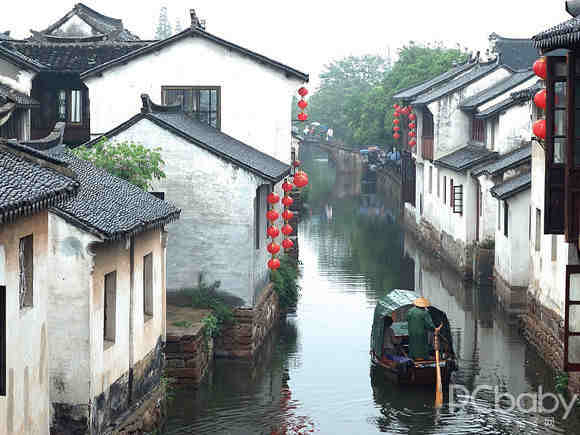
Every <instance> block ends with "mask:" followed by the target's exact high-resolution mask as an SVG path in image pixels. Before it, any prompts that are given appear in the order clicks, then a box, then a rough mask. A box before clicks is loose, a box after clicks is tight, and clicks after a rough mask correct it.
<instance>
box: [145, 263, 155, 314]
mask: <svg viewBox="0 0 580 435" xmlns="http://www.w3.org/2000/svg"><path fill="white" fill-rule="evenodd" d="M153 306H154V304H153V252H150V253H148V254H147V255H144V256H143V315H144V319H145V321H147V320H150V319H152V318H153V314H154V308H153Z"/></svg>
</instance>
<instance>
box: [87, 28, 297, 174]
mask: <svg viewBox="0 0 580 435" xmlns="http://www.w3.org/2000/svg"><path fill="white" fill-rule="evenodd" d="M85 83H86V85H87V86H88V87H89V92H90V95H91V134H92V135H93V136H94V135H99V134H102V133H105V132H107V131H109V130H110V129H112V128H113V127H115V126H117V125H118V124H120V123H121V122H124V121H126V120H127V119H129V118H130V117H132V116H133V115H135V114H137V113H139V111H140V108H141V99H140V97H139V96H140V95H141V94H142V93H148V94H149V95H150V96H151V98H152V99H153V101H154V102H156V103H161V87H162V86H221V130H222V131H223V132H224V133H226V134H228V135H230V136H233V137H235V138H236V139H239V140H241V141H242V142H245V143H247V144H249V145H251V146H253V147H254V148H257V149H259V150H261V151H263V152H265V153H267V154H270V155H272V156H274V157H276V158H277V159H279V160H281V161H283V162H287V163H289V162H290V141H291V129H290V124H291V123H290V119H291V102H292V96H293V95H296V91H297V89H298V88H299V87H300V86H301V85H302V82H301V81H300V80H298V79H296V78H288V77H286V75H285V73H284V72H283V71H280V70H277V69H273V68H271V67H269V66H265V65H262V64H260V63H259V62H256V61H255V60H253V59H251V58H249V57H247V56H244V55H241V54H238V53H237V52H235V51H232V50H230V49H228V48H225V47H222V46H220V45H217V44H215V43H213V42H210V41H208V40H206V39H203V38H185V39H182V40H181V41H178V42H176V43H174V44H173V45H170V46H166V47H165V48H163V49H162V50H161V51H159V52H157V53H155V54H150V55H147V56H143V57H140V58H137V59H134V60H132V61H130V62H129V63H128V64H126V65H120V66H116V67H114V68H112V69H110V70H108V71H105V72H104V73H103V76H102V77H91V78H88V79H87V80H86V81H85ZM119 102H122V104H120V103H119Z"/></svg>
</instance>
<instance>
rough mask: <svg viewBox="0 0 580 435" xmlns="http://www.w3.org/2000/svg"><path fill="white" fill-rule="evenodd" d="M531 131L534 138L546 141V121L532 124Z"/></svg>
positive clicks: (541, 120)
mask: <svg viewBox="0 0 580 435" xmlns="http://www.w3.org/2000/svg"><path fill="white" fill-rule="evenodd" d="M533 131H534V134H535V135H536V137H539V138H540V139H546V120H545V119H540V120H538V121H536V122H534V126H533Z"/></svg>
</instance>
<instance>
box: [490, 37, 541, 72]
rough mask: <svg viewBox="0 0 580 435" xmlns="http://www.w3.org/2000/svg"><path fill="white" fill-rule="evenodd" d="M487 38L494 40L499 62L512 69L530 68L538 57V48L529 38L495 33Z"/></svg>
mask: <svg viewBox="0 0 580 435" xmlns="http://www.w3.org/2000/svg"><path fill="white" fill-rule="evenodd" d="M489 38H490V40H494V42H495V49H494V51H495V52H496V53H498V55H499V56H500V62H501V63H502V64H503V65H506V66H508V67H510V68H511V69H512V70H525V69H528V68H531V67H532V65H533V64H534V61H535V60H536V59H537V58H538V50H537V49H536V48H534V44H533V42H532V40H531V39H520V38H504V37H503V36H500V35H498V34H497V33H492V34H491V35H490V36H489Z"/></svg>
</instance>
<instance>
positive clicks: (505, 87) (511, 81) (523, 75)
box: [461, 70, 535, 111]
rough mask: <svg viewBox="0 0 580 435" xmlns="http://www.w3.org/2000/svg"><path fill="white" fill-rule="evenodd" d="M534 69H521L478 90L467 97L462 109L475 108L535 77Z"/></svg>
mask: <svg viewBox="0 0 580 435" xmlns="http://www.w3.org/2000/svg"><path fill="white" fill-rule="evenodd" d="M534 75H535V74H534V72H533V71H530V70H528V71H519V72H515V73H513V74H512V75H511V76H509V77H506V78H505V79H503V80H500V81H499V82H497V83H496V84H494V85H492V86H490V87H488V88H486V89H484V90H482V91H481V92H478V93H477V94H475V95H472V96H471V97H469V98H466V99H465V100H463V101H462V103H461V109H463V110H467V111H470V110H475V109H476V108H477V107H478V106H480V105H482V104H485V103H487V102H488V101H490V100H493V99H494V98H497V97H499V96H500V95H501V94H504V93H506V92H508V91H509V90H510V89H513V88H515V87H516V86H518V85H520V84H522V83H523V82H525V81H526V80H529V79H531V78H532V77H534Z"/></svg>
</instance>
